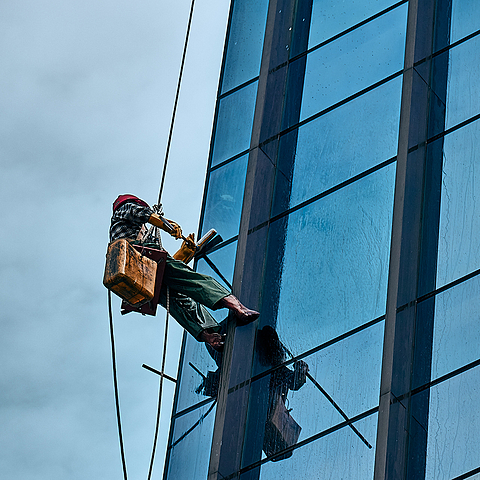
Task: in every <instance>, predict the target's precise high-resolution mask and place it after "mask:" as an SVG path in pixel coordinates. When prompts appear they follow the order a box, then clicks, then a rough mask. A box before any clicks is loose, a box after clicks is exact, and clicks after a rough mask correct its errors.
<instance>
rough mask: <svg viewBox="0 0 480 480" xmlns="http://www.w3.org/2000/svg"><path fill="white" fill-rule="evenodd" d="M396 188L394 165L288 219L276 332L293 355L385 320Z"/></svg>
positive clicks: (280, 233) (275, 233)
mask: <svg viewBox="0 0 480 480" xmlns="http://www.w3.org/2000/svg"><path fill="white" fill-rule="evenodd" d="M394 182H395V164H392V165H389V166H387V167H385V168H382V169H381V170H379V171H377V172H375V173H373V174H371V175H368V176H367V177H365V178H363V179H361V180H359V181H357V182H355V183H354V184H352V185H349V186H347V187H345V188H342V189H341V190H339V191H337V192H335V193H333V194H331V195H328V196H327V197H325V198H322V199H321V200H318V201H317V202H314V203H313V204H311V205H309V206H307V207H305V208H302V209H301V210H299V211H297V212H294V213H292V214H291V215H290V216H289V222H288V230H287V239H286V245H285V255H284V260H283V273H282V278H281V290H280V300H279V305H278V317H277V331H278V334H279V336H280V338H288V339H289V345H290V348H291V349H292V350H293V351H295V352H302V351H305V350H307V349H309V348H312V347H314V346H316V345H319V344H321V343H323V342H324V341H326V340H330V339H331V338H334V337H336V336H337V335H340V334H342V333H344V332H346V331H349V330H351V329H353V328H355V327H357V326H359V325H361V324H363V323H365V322H367V321H369V320H372V319H373V318H376V317H379V316H381V315H383V314H384V313H385V299H386V290H387V274H388V263H389V250H390V231H391V223H392V212H393V191H394ZM277 225H281V222H274V223H273V224H272V226H271V229H272V233H271V234H272V235H277V236H278V237H279V238H280V237H281V236H282V232H276V231H275V230H274V229H275V227H276V226H277ZM267 281H269V279H268V278H267Z"/></svg>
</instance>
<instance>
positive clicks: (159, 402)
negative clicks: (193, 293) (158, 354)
mask: <svg viewBox="0 0 480 480" xmlns="http://www.w3.org/2000/svg"><path fill="white" fill-rule="evenodd" d="M169 316H170V288H169V287H168V286H167V314H166V316H165V336H164V339H163V354H162V368H161V370H160V371H161V373H162V374H161V375H160V386H159V388H158V405H157V420H156V424H155V435H154V438H153V447H152V456H151V458H150V467H149V469H148V480H150V479H151V478H152V471H153V463H154V461H155V451H156V449H157V440H158V430H159V427H160V412H161V409H162V395H163V376H164V372H165V361H166V358H167V340H168V317H169Z"/></svg>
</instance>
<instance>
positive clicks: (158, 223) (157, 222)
mask: <svg viewBox="0 0 480 480" xmlns="http://www.w3.org/2000/svg"><path fill="white" fill-rule="evenodd" d="M165 220H166V221H167V222H168V225H167V224H166V222H165ZM148 223H151V224H152V225H154V226H155V227H158V228H160V229H162V230H163V231H164V232H167V233H169V234H170V235H171V236H172V237H175V238H177V239H178V238H182V229H181V228H180V225H178V223H175V222H174V221H172V220H168V219H163V218H162V217H161V216H160V215H158V214H156V213H152V214H151V215H150V218H149V219H148ZM170 227H171V228H170Z"/></svg>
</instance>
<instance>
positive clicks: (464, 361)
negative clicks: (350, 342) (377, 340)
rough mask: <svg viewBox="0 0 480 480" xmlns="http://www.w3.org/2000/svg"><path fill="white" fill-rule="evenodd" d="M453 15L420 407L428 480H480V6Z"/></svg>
mask: <svg viewBox="0 0 480 480" xmlns="http://www.w3.org/2000/svg"><path fill="white" fill-rule="evenodd" d="M450 15H451V17H450V18H449V21H450V22H451V25H450V29H449V35H448V37H449V40H447V41H445V42H443V43H439V44H437V46H436V47H437V50H436V52H435V57H434V60H433V62H434V63H433V72H435V69H436V68H441V67H438V65H448V75H447V79H446V88H445V96H444V98H443V99H442V100H443V102H444V109H445V128H444V130H443V131H442V130H440V129H439V128H438V130H437V129H435V128H433V129H431V131H430V135H431V139H430V140H429V142H428V143H429V146H428V148H429V149H430V151H432V152H438V151H440V152H441V182H440V184H439V187H438V190H439V192H438V193H439V198H440V202H439V203H440V205H439V221H438V253H437V260H436V264H437V270H436V277H435V284H434V285H432V286H431V287H430V288H427V287H425V288H424V289H423V291H421V292H420V293H422V297H420V298H419V303H418V305H419V306H418V309H419V315H420V317H419V318H420V319H422V318H431V321H430V322H429V323H430V324H431V332H429V335H431V338H432V346H431V352H430V354H429V357H430V358H429V359H428V360H429V362H430V375H429V377H430V378H429V380H430V381H427V382H425V379H424V378H422V377H421V376H420V378H418V379H417V380H416V381H415V383H414V385H413V386H414V390H413V393H414V397H413V400H412V401H413V402H417V403H418V404H426V405H427V408H428V420H426V425H424V426H423V427H424V428H425V429H426V430H427V432H428V433H427V442H426V443H427V445H426V448H427V452H426V465H425V478H426V479H428V480H447V479H448V480H450V479H460V478H461V479H467V478H472V479H473V478H478V476H479V475H480V460H479V458H480V456H479V447H478V445H479V444H480V434H479V432H480V423H479V417H478V414H477V404H476V403H477V402H476V401H475V398H477V396H478V394H479V383H478V378H479V375H480V353H479V349H478V341H479V338H480V309H479V291H478V289H479V285H480V283H479V282H480V278H479V276H478V274H479V273H480V247H479V245H478V241H477V238H478V235H479V234H480V213H479V211H480V210H479V206H478V191H477V190H478V188H479V185H480V183H479V182H480V177H479V167H480V153H479V152H480V80H479V75H480V60H479V58H480V4H479V3H478V2H472V1H468V0H453V1H452V2H451V14H450ZM427 181H428V179H427ZM422 478H423V477H422Z"/></svg>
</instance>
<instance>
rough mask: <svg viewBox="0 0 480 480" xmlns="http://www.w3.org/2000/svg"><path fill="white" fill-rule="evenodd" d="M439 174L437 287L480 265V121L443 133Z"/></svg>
mask: <svg viewBox="0 0 480 480" xmlns="http://www.w3.org/2000/svg"><path fill="white" fill-rule="evenodd" d="M479 93H480V92H479ZM442 176H443V180H442V197H441V209H440V234H439V242H438V266H437V288H438V287H441V286H442V285H445V284H446V283H449V282H451V281H453V280H455V279H457V278H459V277H462V276H463V275H466V274H467V273H470V272H472V271H474V270H476V269H478V268H480V242H478V238H479V237H480V204H479V202H477V199H478V200H480V194H479V191H478V189H479V185H480V121H477V122H474V123H471V124H470V125H467V126H466V127H463V128H461V129H459V130H457V131H455V132H453V133H451V134H449V135H447V136H446V137H445V139H444V145H443V175H442Z"/></svg>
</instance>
